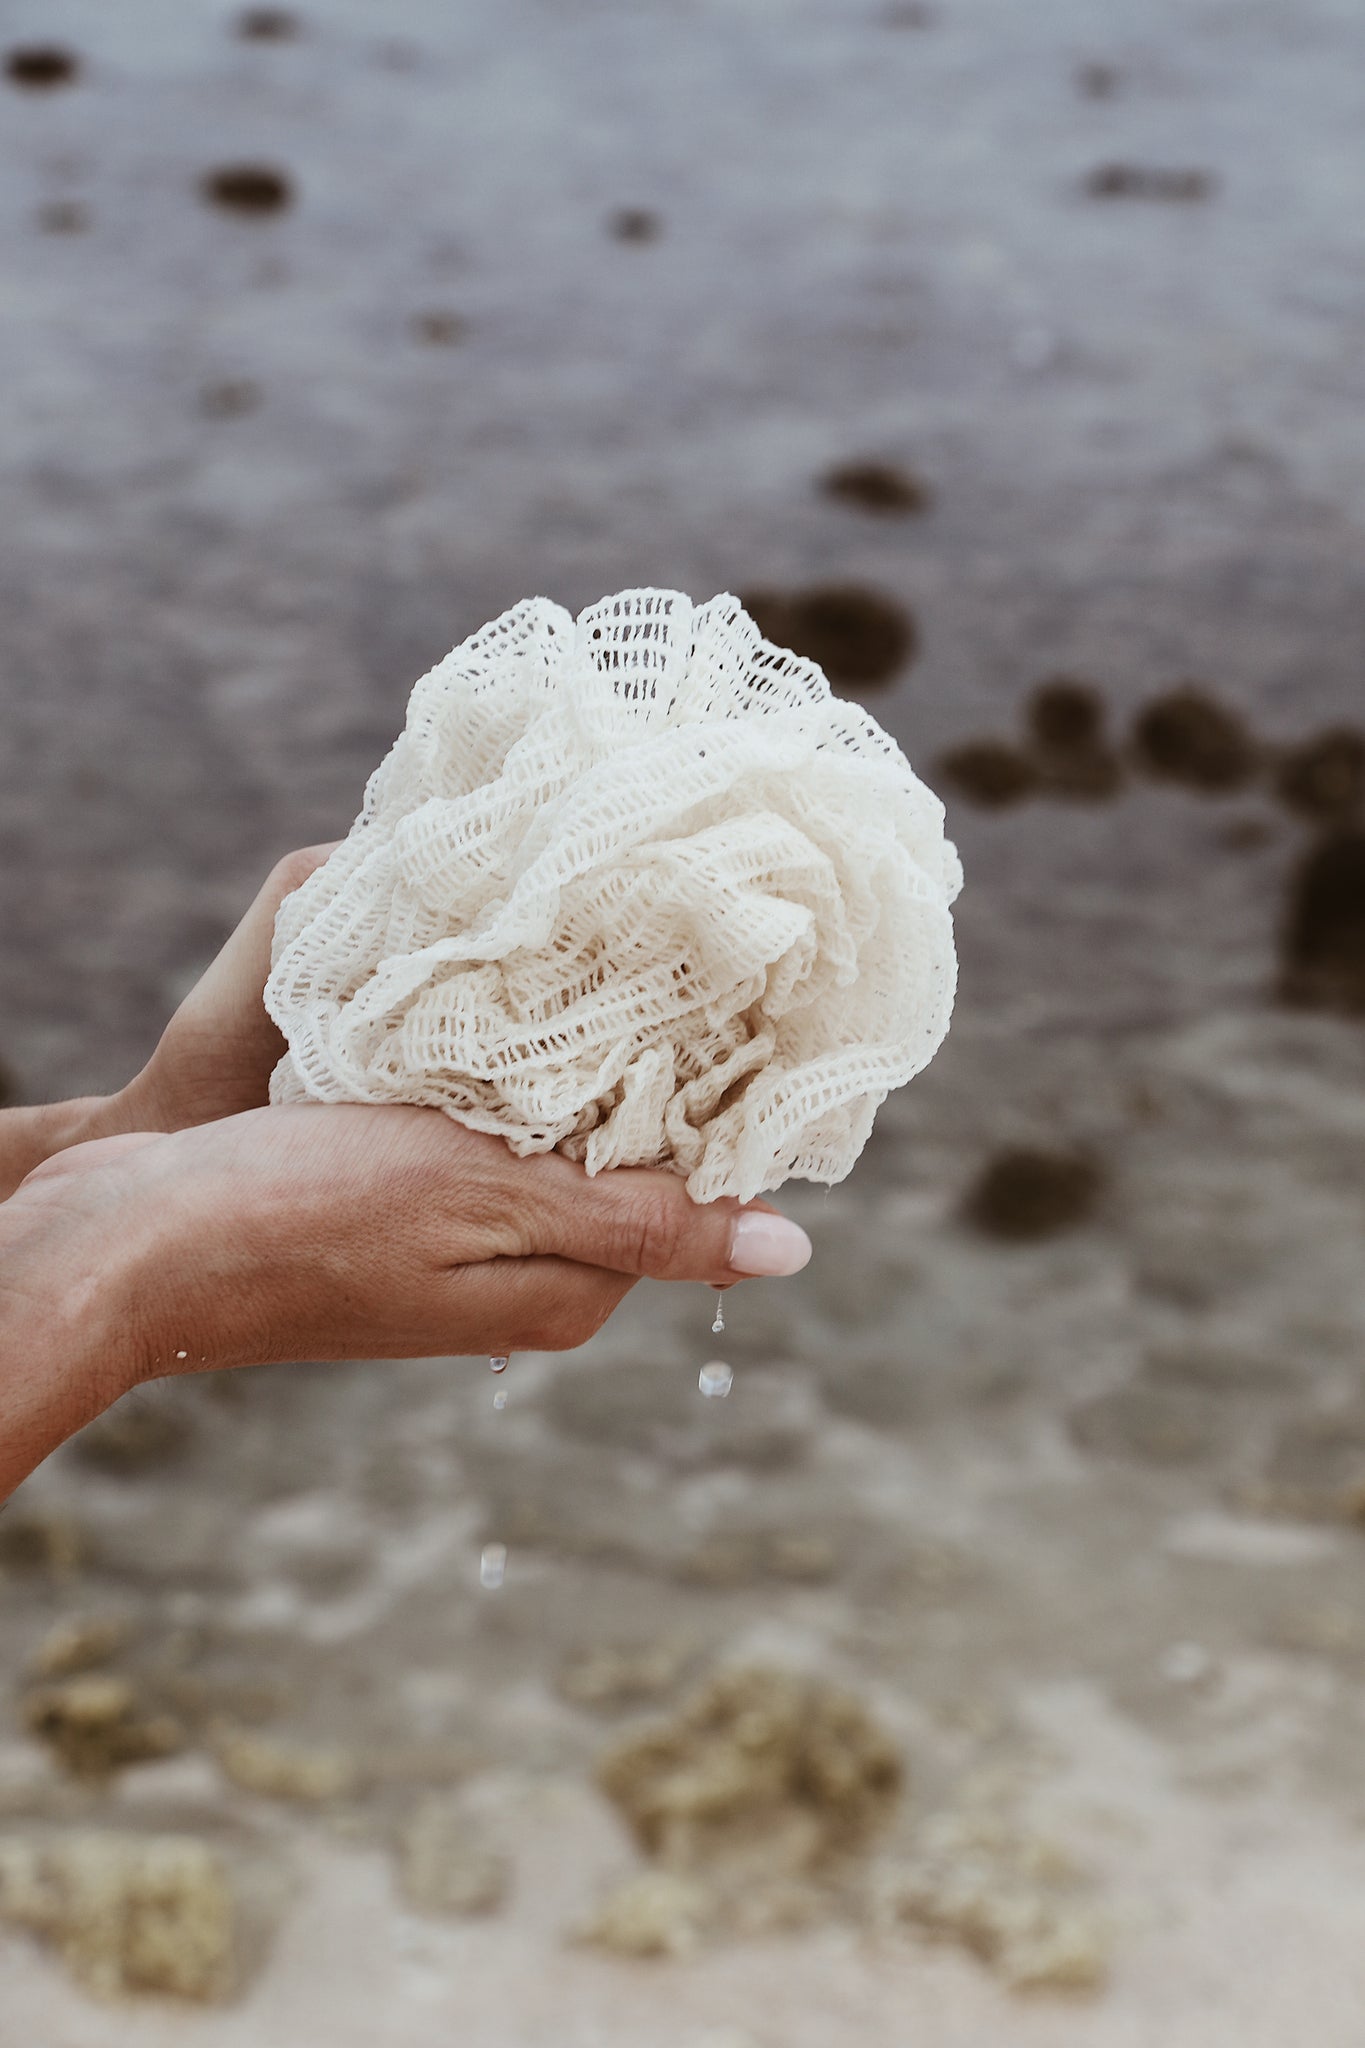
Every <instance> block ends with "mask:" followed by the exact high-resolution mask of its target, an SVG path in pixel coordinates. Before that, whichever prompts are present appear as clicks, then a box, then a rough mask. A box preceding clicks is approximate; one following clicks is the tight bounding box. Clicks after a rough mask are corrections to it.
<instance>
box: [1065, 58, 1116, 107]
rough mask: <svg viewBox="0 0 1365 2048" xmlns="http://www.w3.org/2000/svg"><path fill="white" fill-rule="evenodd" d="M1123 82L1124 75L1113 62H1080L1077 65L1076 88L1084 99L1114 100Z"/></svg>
mask: <svg viewBox="0 0 1365 2048" xmlns="http://www.w3.org/2000/svg"><path fill="white" fill-rule="evenodd" d="M1121 84H1122V76H1121V74H1120V73H1119V71H1118V70H1117V69H1116V68H1115V67H1114V65H1112V64H1078V65H1077V67H1076V90H1077V92H1078V93H1079V94H1080V95H1081V97H1082V99H1087V100H1112V99H1113V98H1114V97H1115V96H1116V95H1117V93H1118V89H1119V86H1120V85H1121Z"/></svg>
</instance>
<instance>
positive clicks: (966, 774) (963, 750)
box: [938, 739, 1040, 811]
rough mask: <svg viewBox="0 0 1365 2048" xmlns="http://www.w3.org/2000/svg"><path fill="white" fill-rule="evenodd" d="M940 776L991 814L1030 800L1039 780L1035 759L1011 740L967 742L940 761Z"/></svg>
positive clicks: (953, 749)
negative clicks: (1024, 798) (1021, 801)
mask: <svg viewBox="0 0 1365 2048" xmlns="http://www.w3.org/2000/svg"><path fill="white" fill-rule="evenodd" d="M938 773H939V775H940V777H941V778H942V780H943V781H944V782H946V783H948V784H949V785H950V786H951V787H952V788H953V789H955V790H957V791H958V792H959V794H960V795H962V796H965V797H966V798H967V799H968V800H969V801H970V802H971V803H974V804H980V805H981V806H982V808H983V809H985V810H991V811H999V810H1004V808H1005V807H1006V805H1008V804H1017V803H1018V802H1019V801H1020V800H1021V799H1022V798H1023V797H1026V796H1031V795H1032V794H1033V792H1034V791H1035V790H1036V789H1037V787H1038V784H1039V780H1040V777H1039V772H1038V764H1037V762H1036V761H1035V760H1034V759H1033V757H1032V755H1031V754H1026V753H1025V752H1024V751H1023V749H1022V748H1020V747H1016V746H1012V745H1011V744H1010V742H1009V741H1008V740H990V739H987V740H966V741H964V742H963V744H962V745H961V746H960V747H953V748H952V749H951V750H950V751H949V752H948V753H946V754H944V755H943V756H942V757H941V758H940V760H939V763H938Z"/></svg>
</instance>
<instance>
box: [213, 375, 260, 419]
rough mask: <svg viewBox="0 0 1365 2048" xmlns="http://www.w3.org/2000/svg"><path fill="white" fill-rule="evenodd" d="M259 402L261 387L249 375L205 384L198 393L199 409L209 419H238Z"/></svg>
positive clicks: (253, 408)
mask: <svg viewBox="0 0 1365 2048" xmlns="http://www.w3.org/2000/svg"><path fill="white" fill-rule="evenodd" d="M260 402H261V387H260V385H259V384H253V383H252V381H251V379H250V378H249V377H225V378H224V379H223V380H222V382H221V383H218V384H206V385H205V386H204V388H203V390H202V391H201V392H200V394H199V410H200V412H202V413H203V414H204V416H205V418H206V419H211V420H236V419H240V418H241V417H242V415H243V413H248V412H254V411H255V410H256V408H257V406H258V405H259V404H260Z"/></svg>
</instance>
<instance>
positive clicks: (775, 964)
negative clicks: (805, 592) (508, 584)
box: [265, 590, 962, 1202]
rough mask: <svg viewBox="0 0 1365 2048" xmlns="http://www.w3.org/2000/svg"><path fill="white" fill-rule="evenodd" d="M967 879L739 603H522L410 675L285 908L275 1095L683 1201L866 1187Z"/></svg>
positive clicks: (886, 770)
mask: <svg viewBox="0 0 1365 2048" xmlns="http://www.w3.org/2000/svg"><path fill="white" fill-rule="evenodd" d="M961 880H962V874H961V868H960V866H959V863H958V858H957V854H956V851H955V849H954V848H953V846H952V844H951V843H950V842H949V841H948V840H947V839H946V838H945V837H944V829H943V806H942V805H941V803H940V802H939V800H938V798H937V797H936V796H934V794H933V793H932V792H931V791H930V790H929V789H927V788H926V787H925V785H924V784H923V783H922V782H921V781H919V779H918V778H917V777H916V776H915V774H914V773H913V772H912V770H911V768H910V765H909V763H908V761H907V760H906V758H905V756H904V754H903V753H902V752H901V750H900V748H899V747H898V746H897V745H896V743H895V742H894V740H892V739H891V737H890V736H889V735H888V734H887V733H886V732H884V731H883V730H882V728H881V727H880V726H879V725H878V724H877V722H876V720H875V719H874V718H872V717H871V716H870V715H869V714H868V713H867V712H866V711H864V710H863V709H862V708H861V707H860V706H858V705H856V704H853V703H851V702H849V701H847V700H844V699H842V698H839V697H836V696H835V695H834V694H833V693H832V692H831V690H830V687H829V684H828V682H827V681H826V679H825V677H824V675H823V674H822V673H821V671H820V670H819V669H818V668H816V667H815V666H814V664H813V663H811V662H809V661H804V660H801V659H799V658H798V657H797V656H796V655H794V654H791V653H788V652H786V651H785V650H783V649H781V648H777V647H774V646H772V645H770V644H769V643H768V642H767V641H765V640H764V639H763V638H762V636H761V635H760V633H759V631H758V628H757V627H756V626H755V624H754V623H753V621H752V620H751V619H750V618H749V616H748V614H747V613H746V612H745V611H744V609H743V607H742V606H741V605H740V603H739V602H738V600H737V599H736V598H734V597H730V596H720V597H714V598H712V599H711V600H710V602H709V603H706V604H697V605H694V604H693V603H692V602H691V601H690V600H689V599H688V598H687V597H685V596H684V595H683V594H682V593H681V592H679V591H671V590H628V591H622V592H620V593H619V594H618V595H616V596H614V597H607V598H603V599H602V601H601V602H600V603H598V604H595V605H593V606H591V607H590V608H589V609H588V610H586V611H584V612H583V613H582V614H581V616H580V617H579V618H578V619H577V620H575V619H574V618H573V617H572V616H571V614H570V613H568V612H566V611H564V610H563V609H562V608H561V607H560V606H558V605H555V604H552V603H550V602H549V601H548V600H547V599H545V598H532V599H530V600H528V601H527V602H525V603H523V604H519V605H516V606H515V607H514V608H513V609H512V610H511V611H509V612H507V613H505V614H504V615H503V616H502V617H501V618H499V619H496V620H494V621H493V622H492V624H490V625H488V626H485V627H484V628H483V629H482V631H480V632H478V633H476V634H474V635H473V636H472V638H470V639H469V640H466V641H465V642H464V643H463V644H462V645H461V646H459V647H457V648H455V649H454V650H453V652H451V653H450V654H448V655H447V656H446V658H445V659H444V661H442V662H439V663H438V664H437V666H436V667H435V668H433V669H432V670H431V671H430V673H429V674H427V675H425V676H423V677H422V679H421V680H420V681H419V682H418V683H417V684H416V685H415V687H414V689H413V692H412V696H411V699H410V702H409V705H408V713H407V721H406V725H405V728H404V730H403V732H402V733H400V735H399V736H398V738H397V740H396V741H395V743H394V745H393V747H392V748H391V749H390V751H389V753H388V755H387V756H386V758H385V759H384V760H383V761H382V762H381V763H380V765H379V767H378V768H377V769H376V770H375V771H374V773H373V774H372V775H371V777H370V779H369V782H368V784H367V786H366V790H365V798H364V805H363V808H362V810H361V813H360V815H359V817H358V818H357V819H356V821H355V824H354V825H353V826H352V828H351V831H350V833H349V835H348V837H347V838H346V839H345V840H344V841H343V842H342V844H341V845H340V846H338V847H337V849H336V850H335V852H333V853H332V854H331V856H330V857H329V858H328V860H327V861H326V862H325V863H324V864H323V865H322V866H321V867H320V868H319V869H318V870H317V871H316V872H315V873H314V874H313V875H311V876H310V877H309V879H308V880H307V881H306V882H305V883H304V884H303V886H302V888H300V889H298V890H296V891H295V892H294V894H293V895H291V896H289V897H287V898H286V899H285V901H284V903H283V905H282V906H281V909H280V912H279V915H278V918H277V921H276V927H275V938H274V946H273V951H272V962H271V973H270V977H269V980H268V982H267V985H266V990H265V1005H266V1009H267V1010H268V1012H269V1014H270V1016H271V1017H272V1018H273V1019H274V1021H275V1023H276V1024H277V1025H278V1026H279V1028H280V1030H281V1031H282V1032H283V1034H284V1036H285V1039H286V1041H287V1044H288V1051H287V1052H286V1054H285V1056H284V1057H283V1059H282V1060H281V1061H280V1063H279V1065H278V1066H277V1068H276V1069H275V1072H274V1075H273V1076H272V1079H271V1087H270V1096H271V1101H272V1102H299V1101H305V1100H313V1101H320V1102H371V1103H384V1102H407V1103H421V1104H426V1105H429V1106H431V1107H434V1108H438V1109H441V1110H444V1111H445V1112H446V1113H447V1114H448V1115H450V1116H452V1117H454V1118H455V1119H456V1120H457V1121H458V1122H460V1123H462V1124H465V1125H467V1126H469V1127H470V1128H471V1129H474V1130H478V1131H489V1132H495V1133H498V1134H500V1135H501V1136H502V1137H504V1138H505V1139H506V1141H507V1143H508V1144H509V1145H510V1146H511V1147H512V1149H513V1151H515V1152H517V1153H519V1154H527V1153H534V1152H542V1151H547V1150H549V1149H551V1148H555V1149H557V1150H559V1151H560V1152H563V1153H566V1154H567V1155H568V1156H569V1157H570V1158H572V1159H576V1160H579V1161H581V1163H582V1164H583V1166H584V1167H585V1168H586V1170H587V1172H588V1173H590V1174H595V1173H598V1172H600V1171H601V1170H602V1169H603V1168H606V1167H612V1166H654V1167H661V1168H665V1169H668V1170H670V1171H672V1172H675V1173H678V1174H680V1175H683V1176H685V1178H686V1183H687V1189H688V1192H689V1194H690V1195H691V1196H692V1197H693V1199H694V1200H696V1201H699V1202H706V1201H710V1200H713V1199H714V1198H715V1197H717V1196H719V1195H735V1196H738V1197H739V1198H740V1199H741V1200H743V1201H747V1200H749V1199H750V1198H751V1197H752V1196H754V1195H757V1194H761V1193H764V1192H766V1191H769V1190H772V1189H774V1188H777V1187H780V1186H781V1185H782V1183H783V1182H784V1181H786V1180H788V1179H793V1178H795V1179H803V1180H815V1181H823V1182H827V1183H832V1182H835V1181H840V1180H842V1179H843V1178H844V1177H845V1176H846V1175H847V1174H848V1173H849V1171H850V1170H851V1168H852V1166H853V1164H854V1162H855V1160H856V1159H857V1157H858V1155H859V1153H860V1152H861V1150H862V1148H863V1146H864V1145H865V1143H866V1142H867V1138H868V1135H869V1133H870V1131H871V1129H872V1121H873V1117H874V1115H875V1113H876V1111H877V1108H878V1107H879V1105H880V1104H881V1103H882V1102H883V1101H884V1100H885V1098H886V1096H887V1094H888V1093H889V1092H890V1091H891V1090H892V1089H893V1088H898V1087H900V1086H901V1085H902V1084H903V1083H904V1082H906V1081H908V1080H910V1078H911V1077H912V1076H913V1075H914V1074H916V1073H918V1072H919V1070H920V1069H921V1068H922V1067H923V1066H924V1065H925V1064H926V1063H927V1062H928V1060H929V1059H931V1058H932V1056H933V1054H934V1052H935V1051H936V1050H937V1048H938V1046H939V1045H940V1043H941V1042H942V1039H943V1036H944V1033H945V1032H946V1030H947V1028H948V1021H949V1017H950V1014H951V1010H952V1002H953V993H954V986H955V980H956V958H955V954H954V948H953V932H952V919H951V915H950V906H951V904H952V902H953V899H954V898H955V896H956V895H957V892H958V889H959V887H960V886H961Z"/></svg>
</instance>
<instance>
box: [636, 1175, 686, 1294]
mask: <svg viewBox="0 0 1365 2048" xmlns="http://www.w3.org/2000/svg"><path fill="white" fill-rule="evenodd" d="M621 1229H622V1237H623V1239H624V1246H625V1250H626V1252H627V1254H628V1257H629V1262H630V1265H631V1267H632V1270H633V1271H634V1272H636V1273H647V1274H650V1275H651V1276H653V1277H654V1278H663V1277H666V1276H667V1275H668V1274H669V1273H670V1272H672V1270H673V1269H674V1267H675V1266H676V1265H677V1264H678V1262H679V1260H680V1258H681V1256H682V1252H683V1248H684V1245H685V1242H686V1236H687V1231H686V1225H685V1221H684V1218H683V1216H682V1213H681V1211H680V1210H679V1209H678V1207H677V1206H676V1205H675V1204H674V1203H673V1202H670V1201H668V1200H666V1199H665V1198H664V1197H663V1195H662V1194H661V1192H659V1191H657V1190H654V1189H651V1190H649V1191H647V1192H643V1193H641V1194H640V1195H638V1196H636V1197H635V1198H634V1199H633V1200H632V1202H631V1205H630V1207H629V1208H628V1209H627V1211H626V1213H625V1215H624V1217H623V1218H622V1225H621Z"/></svg>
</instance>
